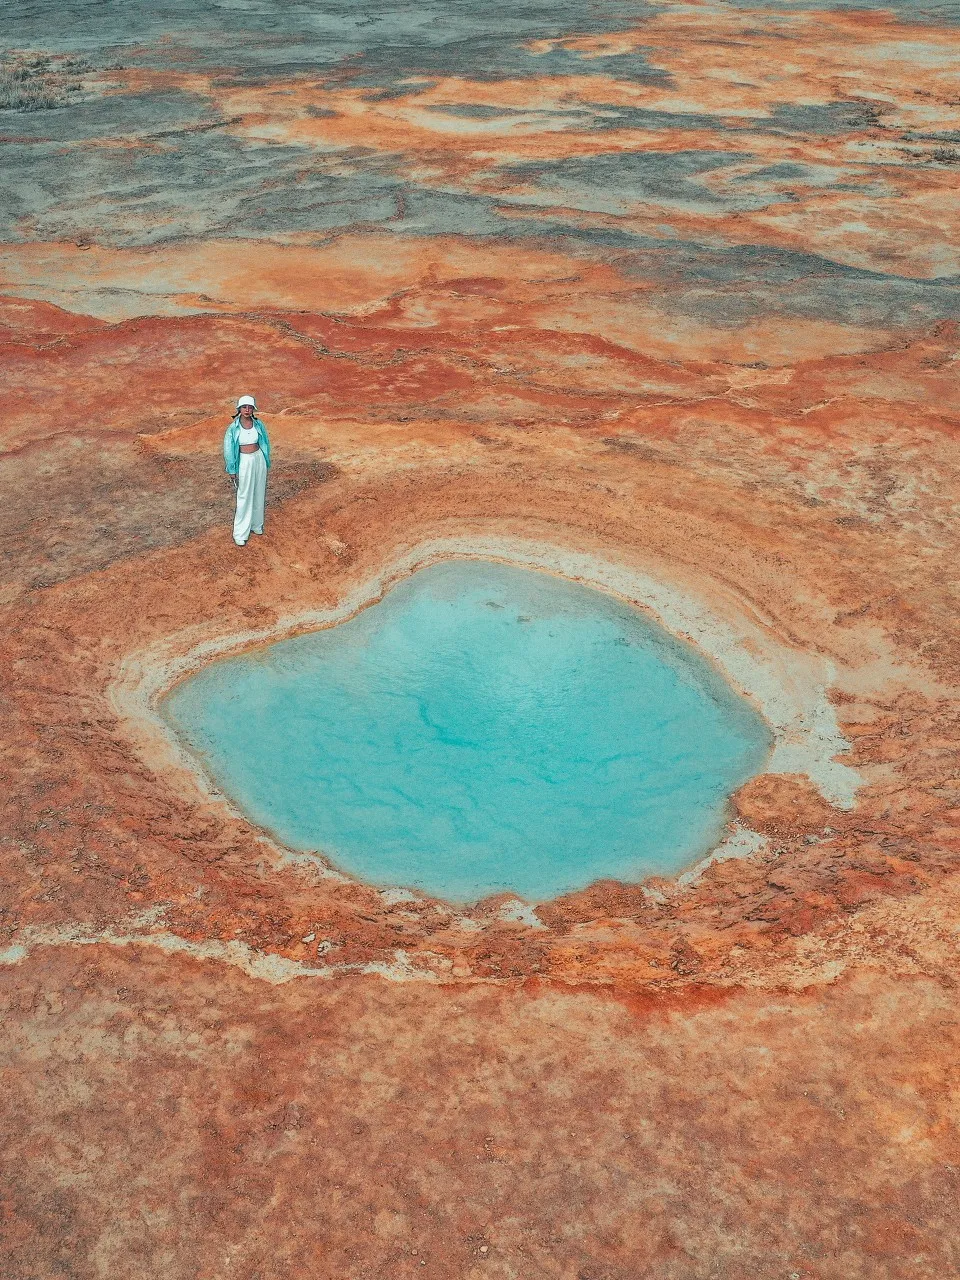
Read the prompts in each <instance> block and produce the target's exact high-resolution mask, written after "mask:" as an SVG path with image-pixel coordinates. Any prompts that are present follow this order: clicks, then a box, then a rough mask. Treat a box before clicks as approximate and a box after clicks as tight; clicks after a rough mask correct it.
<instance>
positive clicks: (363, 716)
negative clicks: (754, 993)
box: [163, 561, 771, 902]
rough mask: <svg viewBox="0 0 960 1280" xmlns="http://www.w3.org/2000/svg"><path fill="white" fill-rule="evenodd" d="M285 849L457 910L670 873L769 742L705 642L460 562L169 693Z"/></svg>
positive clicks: (587, 594) (605, 601)
mask: <svg viewBox="0 0 960 1280" xmlns="http://www.w3.org/2000/svg"><path fill="white" fill-rule="evenodd" d="M163 712H164V715H165V716H166V717H167V719H168V720H169V721H170V723H171V724H172V725H173V727H174V729H175V730H176V731H177V732H178V733H179V735H180V736H181V737H182V739H184V740H185V741H186V742H187V743H188V745H189V746H190V747H191V748H192V749H193V751H194V752H195V753H196V754H197V755H199V757H200V758H201V760H202V761H203V763H204V764H205V765H206V767H207V769H208V770H209V772H210V773H211V774H212V775H213V777H214V778H215V779H216V781H217V783H218V785H219V786H220V787H221V788H222V789H223V790H224V791H225V792H226V793H228V794H229V795H230V796H231V797H233V798H234V800H235V801H236V802H237V803H238V804H239V805H240V806H241V807H242V808H243V809H244V810H245V811H246V812H247V813H248V814H249V815H250V816H251V817H252V818H253V819H254V820H255V821H256V822H258V823H259V824H260V825H262V826H264V827H266V828H268V829H269V830H271V831H272V832H274V833H275V834H276V835H277V836H278V837H279V839H280V840H282V841H283V842H284V843H285V844H287V845H288V846H290V847H292V848H295V849H300V850H317V851H320V852H322V853H324V854H325V855H326V856H328V857H330V858H331V859H332V860H333V861H334V862H335V863H337V865H338V866H340V867H341V868H342V869H343V870H345V871H347V872H349V873H351V874H352V875H355V876H358V877H360V878H362V879H364V880H367V881H370V882H372V883H374V884H378V885H399V886H408V887H413V888H418V889H422V890H424V891H426V892H428V893H431V894H435V895H437V896H439V897H443V898H446V899H449V900H451V901H456V902H465V901H472V900H476V899H477V898H480V897H483V896H485V895H487V894H490V893H496V892H501V891H511V892H513V893H516V894H519V895H521V896H522V897H525V898H528V899H530V900H532V901H541V900H543V899H546V898H550V897H553V896H555V895H556V894H558V893H563V892H566V891H569V890H573V889H578V888H582V887H583V886H585V885H587V884H589V883H591V882H592V881H594V880H597V879H601V878H611V877H612V878H616V879H621V880H637V879H641V878H642V877H644V876H646V875H650V874H653V873H659V874H672V873H674V872H676V871H678V870H679V869H680V868H682V867H683V866H684V865H686V864H688V863H689V862H691V861H693V860H694V859H696V858H698V857H700V856H702V855H703V854H704V853H706V852H707V851H708V850H709V849H710V848H711V847H712V845H713V844H714V843H716V841H717V840H718V839H719V838H720V836H721V831H722V826H723V823H724V820H725V817H726V805H727V800H728V797H729V796H730V794H731V792H732V791H733V790H735V789H736V788H737V787H738V786H739V785H741V784H742V783H743V782H744V781H746V779H747V778H749V777H751V776H752V775H753V774H754V773H756V772H757V771H758V770H759V769H760V768H761V767H762V766H763V763H764V760H765V758H766V756H767V754H768V752H769V750H770V746H771V735H770V732H769V730H768V728H767V726H766V724H765V722H764V721H763V720H762V719H761V717H760V716H759V715H758V714H757V712H756V711H755V710H754V709H753V707H752V706H751V705H750V704H749V703H748V702H747V701H746V700H745V699H743V698H742V697H741V696H740V695H739V694H737V693H736V692H735V691H734V690H733V689H732V688H730V686H729V685H728V684H727V683H726V682H725V680H724V679H723V678H722V677H721V676H720V674H719V673H718V672H717V671H716V670H715V669H714V668H713V667H712V666H711V665H710V664H709V663H708V662H707V661H706V660H705V659H704V658H703V657H702V656H701V655H700V654H699V652H698V651H697V650H695V649H694V648H693V647H691V646H689V645H686V644H684V643H682V642H680V641H678V640H676V639H674V638H673V637H672V636H670V635H669V634H668V633H667V632H666V631H665V630H664V629H663V628H662V627H660V626H659V625H658V624H656V623H655V622H653V621H651V620H650V619H649V618H647V617H646V616H645V615H644V614H642V613H640V612H638V611H637V610H635V609H633V608H631V607H630V606H629V605H626V604H624V603H622V602H621V601H619V600H617V599H615V598H614V597H611V596H608V595H605V594H603V593H601V592H599V591H595V590H593V589H591V588H588V587H584V586H580V585H578V584H576V583H572V582H568V581H565V580H563V579H559V578H554V577H551V576H549V575H547V574H543V573H538V572H536V571H533V570H528V569H518V568H513V567H510V566H507V565H503V564H498V563H490V562H470V561H447V562H444V563H442V564H438V565H433V566H431V567H430V568H426V569H422V570H420V571H418V572H417V573H415V574H414V575H412V576H411V577H409V578H407V579H405V580H404V581H402V582H401V583H400V584H399V585H397V586H395V587H394V588H393V589H392V590H391V591H390V592H389V593H388V594H387V596H386V597H385V598H384V599H383V600H382V601H380V602H379V603H378V604H376V605H375V606H373V607H371V608H368V609H366V610H364V611H363V612H362V613H360V614H358V615H356V616H355V617H353V618H351V619H350V620H349V621H348V622H345V623H342V624H340V625H339V626H336V627H333V628H331V629H329V630H324V631H316V632H312V633H310V634H307V635H303V636H298V637H296V638H294V639H290V640H284V641H279V642H277V643H275V644H272V645H270V646H268V647H266V648H263V649H258V650H255V651H252V652H248V653H245V654H243V655H241V656H239V657H235V658H230V659H224V660H221V661H218V662H215V663H212V664H211V665H210V666H208V667H207V668H205V669H204V670H203V671H201V672H200V673H199V674H197V675H195V676H193V677H191V678H190V679H188V680H186V681H184V682H183V683H182V684H180V685H178V686H177V687H176V688H175V689H174V690H173V691H172V692H171V693H170V694H169V695H168V696H167V697H166V698H165V699H164V702H163Z"/></svg>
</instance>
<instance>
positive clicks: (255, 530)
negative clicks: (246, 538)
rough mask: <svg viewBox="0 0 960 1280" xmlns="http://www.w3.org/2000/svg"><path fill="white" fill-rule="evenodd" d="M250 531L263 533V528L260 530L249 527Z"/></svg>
mask: <svg viewBox="0 0 960 1280" xmlns="http://www.w3.org/2000/svg"><path fill="white" fill-rule="evenodd" d="M250 532H251V533H263V530H262V529H251V530H250Z"/></svg>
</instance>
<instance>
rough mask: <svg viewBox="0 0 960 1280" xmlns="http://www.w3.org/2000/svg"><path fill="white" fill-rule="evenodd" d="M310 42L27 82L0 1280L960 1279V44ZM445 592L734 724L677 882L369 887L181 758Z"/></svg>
mask: <svg viewBox="0 0 960 1280" xmlns="http://www.w3.org/2000/svg"><path fill="white" fill-rule="evenodd" d="M308 8H309V12H307V11H306V8H305V7H302V6H301V7H300V8H297V7H295V6H284V5H280V4H278V3H274V2H273V0H267V2H266V3H264V4H260V5H258V6H255V7H254V6H244V7H241V6H235V7H233V8H232V9H231V10H230V12H229V22H228V21H227V19H226V18H225V16H224V12H223V11H221V10H220V9H218V8H215V7H211V6H199V5H194V4H192V3H188V2H187V0H183V3H178V4H177V5H175V6H174V5H169V6H167V5H160V6H155V7H152V8H151V10H150V11H149V13H148V12H147V11H146V10H144V11H143V12H142V13H141V12H140V10H137V11H136V13H134V11H133V10H132V9H130V8H129V7H124V6H119V7H108V6H93V7H91V6H88V5H81V4H79V2H77V3H74V2H73V0H68V3H67V4H66V5H65V6H61V7H60V9H58V11H57V15H56V18H54V17H53V16H52V9H51V7H50V6H49V5H48V4H47V5H46V6H45V4H44V3H38V4H36V5H32V6H26V7H24V8H23V11H22V12H17V13H16V14H12V15H11V16H10V19H9V24H10V32H9V33H7V34H5V37H4V40H5V47H6V48H7V53H6V54H5V61H4V63H3V74H4V76H5V79H4V80H3V81H2V84H3V86H5V87H4V88H3V93H4V94H6V97H4V98H2V99H0V148H2V152H3V157H4V162H5V172H6V173H8V174H9V175H10V177H9V180H8V182H7V188H8V190H9V191H11V192H14V191H15V193H16V200H15V202H12V203H10V204H9V205H8V206H5V211H4V212H3V213H2V216H0V366H2V373H3V388H4V399H3V415H2V419H0V504H2V510H3V512H4V517H5V518H4V536H3V557H2V560H0V623H2V625H0V706H2V710H3V714H2V717H0V741H2V753H0V785H2V792H3V797H4V807H3V819H2V824H0V878H2V885H3V892H2V896H0V1008H2V1010H3V1025H4V1035H3V1040H2V1044H3V1047H2V1051H0V1066H2V1079H3V1085H4V1088H3V1103H2V1106H3V1119H2V1134H3V1142H2V1144H0V1150H2V1156H0V1158H2V1161H3V1164H4V1166H5V1169H4V1186H5V1188H6V1191H5V1197H4V1207H3V1214H2V1215H0V1276H2V1277H3V1280H7V1277H9V1278H10V1280H53V1278H54V1277H61V1276H70V1277H76V1278H77V1280H128V1278H129V1280H146V1278H148V1277H150V1278H152V1277H154V1276H163V1277H165V1278H168V1280H227V1278H234V1277H235V1278H237V1280H291V1278H295V1280H299V1277H307V1276H309V1277H316V1280H406V1278H407V1277H414V1276H417V1277H419V1276H424V1277H428V1278H430V1277H432V1278H434V1280H786V1278H787V1277H789V1280H942V1278H943V1277H946V1276H952V1275H955V1274H960V1238H958V1232H957V1228H956V1224H955V1219H956V1211H955V1206H956V1202H957V1195H958V1187H957V1185H956V1181H957V1175H956V1171H957V1169H958V1168H960V1144H958V1140H957V1134H958V1120H960V1116H958V1114H957V1103H956V1098H957V1096H958V1094H957V1085H958V1080H957V1078H956V1077H957V1068H956V1061H957V1053H958V1048H960V1042H958V1027H960V1015H958V1009H957V987H956V981H957V977H956V976H957V971H958V964H960V933H958V929H957V915H958V910H960V749H958V748H960V644H958V641H957V628H956V616H957V608H958V603H960V602H958V599H957V586H958V574H957V570H956V565H957V564H958V562H960V545H958V543H960V537H958V524H957V503H958V495H960V465H958V460H960V451H958V444H960V389H958V379H957V369H958V365H957V349H958V338H960V301H958V292H957V287H956V285H957V275H958V270H960V268H958V263H957V257H956V244H957V236H956V232H957V229H958V228H957V214H956V209H957V201H956V199H955V198H954V197H955V191H956V187H957V173H958V168H957V166H958V163H960V108H958V105H957V90H956V83H957V80H956V70H957V66H958V65H960V63H958V60H960V35H958V33H960V28H958V26H957V24H956V21H955V15H954V14H952V13H951V12H950V11H949V9H948V6H946V5H944V4H942V3H937V2H936V0H931V3H930V4H929V5H928V6H926V7H921V6H913V5H910V4H908V3H906V0H898V2H897V3H896V4H894V5H892V6H891V7H889V8H884V9H879V8H878V9H862V8H861V9H855V8H849V7H843V8H840V7H835V8H832V7H830V6H829V4H825V5H824V7H821V8H802V7H801V6H799V5H788V4H776V5H772V6H770V7H768V8H762V7H752V8H750V7H747V6H746V5H745V4H732V3H731V4H723V5H720V4H714V3H667V4H659V5H646V4H642V3H640V2H639V0H636V2H631V3H619V2H613V0H612V2H611V4H610V5H609V6H605V7H604V8H603V11H602V12H601V9H600V8H599V7H591V6H582V5H573V4H572V2H571V0H554V2H553V3H552V4H551V5H539V6H536V5H530V4H526V3H521V4H519V5H517V6H514V7H512V8H511V9H510V10H506V9H500V8H497V7H496V6H495V7H494V8H493V9H491V10H490V11H489V12H484V11H480V10H477V11H476V12H474V11H472V10H468V8H466V7H465V6H461V5H457V4H454V3H453V2H452V0H429V2H428V3H425V4H424V5H423V6H419V7H415V6H391V5H387V6H383V7H381V8H380V9H378V10H377V11H376V13H374V12H373V10H371V11H370V12H369V13H367V12H363V11H362V6H360V7H359V8H357V10H356V12H354V11H353V9H349V12H348V8H349V7H347V8H344V7H343V6H334V5H332V4H325V3H320V4H317V5H312V6H309V7H308ZM108 10H109V11H108ZM241 393H253V394H255V395H256V397H257V401H258V404H259V405H260V411H261V413H262V416H263V418H264V419H265V421H266V423H267V425H268V428H269V431H270V435H271V440H272V444H273V451H274V465H273V467H272V469H271V472H270V482H269V487H268V505H267V522H266V532H265V534H264V536H263V538H254V539H251V541H250V543H249V544H248V545H247V546H245V547H243V548H242V549H240V548H237V547H235V546H234V545H233V542H232V540H231V536H230V527H231V520H232V511H233V501H234V495H233V489H232V487H231V486H230V484H229V481H228V480H227V479H226V477H225V476H224V473H223V462H222V457H221V454H220V449H221V441H222V437H223V431H224V428H225V426H226V424H227V421H228V420H229V417H230V415H231V413H232V409H233V405H234V404H235V402H236V397H237V395H239V394H241ZM450 556H468V557H469V556H473V557H493V558H495V559H500V560H503V561H505V562H508V563H513V564H522V565H530V566H533V567H537V568H540V569H542V570H544V571H547V572H552V573H559V574H562V575H566V576H568V577H571V578H574V579H577V580H580V581H584V582H588V583H592V584H594V585H597V586H599V587H601V588H603V589H606V590H612V591H614V592H616V593H617V594H619V595H620V596H621V597H623V598H626V599H628V600H630V601H632V602H634V603H635V604H637V606H638V607H640V608H642V609H645V610H647V611H649V612H650V613H652V614H653V615H654V616H656V617H657V618H660V619H661V620H662V621H663V622H664V624H665V625H667V626H668V627H669V628H670V629H671V630H673V631H674V632H675V633H676V634H678V635H680V636H682V637H683V638H684V639H686V640H688V641H690V642H691V643H693V644H695V645H697V646H699V647H700V648H701V649H702V650H703V651H704V652H705V653H706V654H707V656H708V657H709V658H710V660H711V661H714V662H715V663H716V664H717V665H718V666H719V668H720V669H721V670H722V671H723V672H724V673H725V674H726V675H727V676H728V678H729V679H730V680H731V681H732V682H733V683H734V684H735V685H737V687H739V688H740V689H742V690H743V691H744V693H745V694H746V695H747V696H748V697H750V698H751V699H752V700H753V702H754V704H755V706H756V707H757V708H758V709H759V710H760V711H761V712H762V713H763V714H764V715H765V716H766V717H767V718H768V721H769V722H770V725H771V733H772V735H773V737H774V743H775V745H774V748H773V751H772V753H771V756H770V758H769V761H768V763H767V765H766V766H765V768H766V771H765V772H764V773H762V774H761V775H759V776H757V777H754V778H752V779H751V780H750V781H748V782H747V783H746V784H745V785H743V786H742V787H741V788H740V790H739V791H738V792H737V793H736V794H735V795H734V796H733V797H732V800H731V803H730V812H729V822H728V824H727V828H726V830H725V833H724V838H723V840H722V842H721V843H719V844H718V846H717V847H716V849H714V850H713V851H712V853H711V854H710V855H709V856H708V857H707V858H705V859H703V860H702V861H701V862H699V863H698V864H696V865H694V866H691V867H688V868H686V869H685V870H684V871H683V872H682V873H681V874H679V875H678V876H676V877H673V878H668V877H650V878H648V879H647V880H646V881H644V882H643V883H627V882H620V881H612V880H611V881H602V882H598V883H594V884H591V885H588V886H587V887H585V888H583V889H582V890H580V891H578V892H574V893H570V894H567V895H564V896H562V897H559V898H555V899H552V900H550V901H545V902H539V903H527V902H522V901H520V900H519V899H518V898H516V897H515V896H514V895H513V894H511V893H503V894H500V895H497V896H494V897H490V898H486V899H484V900H482V901H479V902H475V903H468V904H454V903H450V902H445V901H442V900H440V899H436V898H432V897H430V896H428V895H426V894H423V893H404V892H398V891H397V889H402V886H397V888H395V889H382V888H378V887H376V886H373V885H370V884H365V883H363V882H361V881H359V880H357V879H354V878H352V877H350V876H348V875H347V874H345V873H344V872H343V871H342V870H341V869H340V868H339V867H337V866H336V864H335V862H334V861H332V860H331V857H330V852H329V851H327V850H323V849H318V850H315V851H313V852H311V853H308V854H304V853H302V852H301V853H295V852H294V851H292V850H290V849H288V848H285V847H284V846H283V845H282V844H281V843H280V842H279V841H278V840H277V839H276V838H275V836H274V835H273V834H272V833H271V832H269V831H267V830H264V829H261V828H259V827H257V826H256V825H254V823H253V822H252V821H251V820H250V819H249V818H248V817H246V816H245V815H244V813H243V812H242V811H241V810H240V809H239V808H237V807H235V805H234V804H233V803H231V802H230V801H229V800H228V799H226V798H224V797H223V796H221V795H220V794H219V793H217V792H216V791H215V790H214V789H213V788H212V787H211V785H210V782H209V779H207V778H206V776H205V775H204V774H203V772H202V771H201V770H200V768H199V767H198V766H197V764H196V762H195V761H192V760H191V759H190V758H188V757H187V756H186V754H185V753H184V751H183V750H182V748H181V747H180V746H179V745H178V744H177V742H176V741H175V740H174V738H173V737H172V736H171V732H170V730H169V729H168V727H167V725H166V722H165V721H164V720H163V719H162V716H161V715H160V714H159V713H158V701H159V699H160V698H161V696H162V694H163V693H164V691H165V690H166V689H168V688H169V687H170V686H171V685H172V684H173V683H175V682H176V681H177V680H178V679H181V678H182V677H184V676H185V675H187V674H189V673H190V672H192V671H194V670H196V669H198V668H199V667H201V666H202V665H204V663H206V662H207V661H210V660H212V659H214V658H216V657H217V656H218V655H223V654H228V653H235V652H240V651H243V650H246V649H255V648H256V647H257V646H262V645H266V644H269V643H270V642H271V641H273V640H275V639H278V638H281V637H283V636H288V635H292V634H297V633H298V632H300V631H303V630H308V629H310V628H311V627H315V626H317V625H318V624H319V623H320V622H321V621H323V622H324V623H325V624H327V625H329V624H330V623H331V621H332V620H333V619H335V618H337V617H345V616H348V615H349V614H350V613H351V611H354V610H356V609H357V608H359V607H362V606H364V605H367V604H370V603H372V602H374V601H376V600H377V599H378V598H379V597H380V596H381V595H382V594H383V593H384V592H385V591H386V590H388V589H389V587H390V586H391V584H392V583H393V582H395V581H397V580H399V579H400V578H402V577H403V576H404V575H406V574H409V573H410V572H412V571H413V570H415V569H416V568H417V567H418V566H421V565H426V564H430V563H433V562H435V561H436V560H439V559H443V558H445V557H450Z"/></svg>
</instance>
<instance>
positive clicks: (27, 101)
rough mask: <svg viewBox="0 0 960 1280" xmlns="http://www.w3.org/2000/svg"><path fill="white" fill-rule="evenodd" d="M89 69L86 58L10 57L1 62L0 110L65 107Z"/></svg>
mask: <svg viewBox="0 0 960 1280" xmlns="http://www.w3.org/2000/svg"><path fill="white" fill-rule="evenodd" d="M86 70H89V64H88V63H87V62H85V61H84V60H83V59H82V58H63V57H51V56H49V55H48V54H42V53H32V54H31V53H20V54H10V55H8V56H7V58H6V59H5V60H4V61H3V62H2V63H0V111H51V110H54V109H55V108H57V107H65V106H66V105H67V104H68V103H69V101H70V95H71V94H73V93H78V92H79V91H80V89H81V87H82V86H81V82H80V81H79V80H78V79H77V76H78V74H79V73H81V72H83V71H86Z"/></svg>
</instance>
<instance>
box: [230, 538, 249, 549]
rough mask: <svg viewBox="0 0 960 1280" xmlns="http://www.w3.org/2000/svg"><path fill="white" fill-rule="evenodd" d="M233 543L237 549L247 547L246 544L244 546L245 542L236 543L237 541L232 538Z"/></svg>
mask: <svg viewBox="0 0 960 1280" xmlns="http://www.w3.org/2000/svg"><path fill="white" fill-rule="evenodd" d="M233 541H234V544H235V545H236V546H238V547H245V546H246V545H247V544H246V541H244V542H237V539H236V538H234V540H233Z"/></svg>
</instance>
